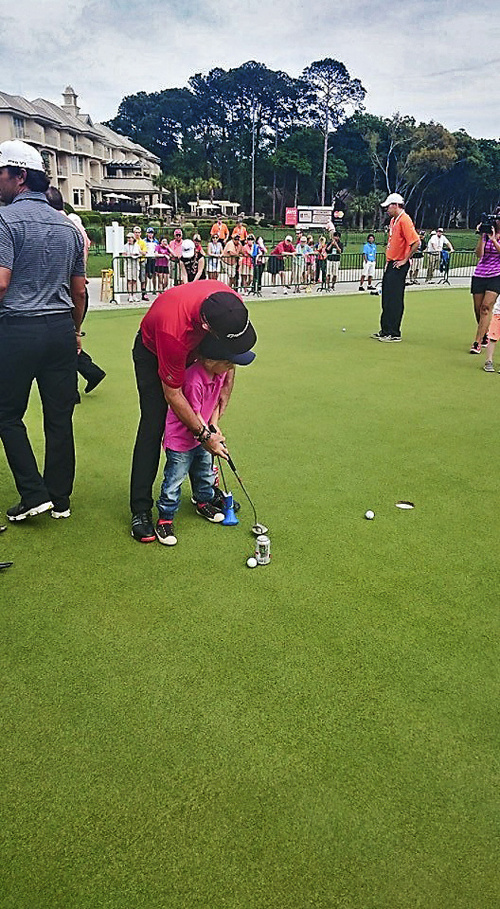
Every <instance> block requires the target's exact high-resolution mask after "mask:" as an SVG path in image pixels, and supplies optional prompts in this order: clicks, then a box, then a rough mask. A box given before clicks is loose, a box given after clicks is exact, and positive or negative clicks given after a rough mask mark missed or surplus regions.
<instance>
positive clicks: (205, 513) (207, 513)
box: [196, 502, 224, 524]
mask: <svg viewBox="0 0 500 909" xmlns="http://www.w3.org/2000/svg"><path fill="white" fill-rule="evenodd" d="M196 511H197V512H198V514H201V516H202V518H206V519H207V521H211V523H212V524H220V522H221V521H223V520H224V512H223V511H221V509H220V508H217V506H216V505H212V502H198V503H197V504H196Z"/></svg>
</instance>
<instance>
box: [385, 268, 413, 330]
mask: <svg viewBox="0 0 500 909" xmlns="http://www.w3.org/2000/svg"><path fill="white" fill-rule="evenodd" d="M409 267H410V263H409V262H407V263H406V265H403V266H402V268H395V267H394V265H393V263H392V262H388V263H387V266H386V269H385V271H384V277H383V278H382V315H381V316H380V330H381V332H382V334H383V335H392V337H393V338H399V337H400V336H401V322H402V320H403V313H404V308H405V307H404V295H405V282H406V275H407V274H408V269H409Z"/></svg>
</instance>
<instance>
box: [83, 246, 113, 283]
mask: <svg viewBox="0 0 500 909" xmlns="http://www.w3.org/2000/svg"><path fill="white" fill-rule="evenodd" d="M112 262H113V258H112V256H111V255H108V254H107V253H98V254H96V253H93V252H91V253H90V255H89V257H88V259H87V275H88V277H89V278H100V277H101V271H102V269H103V268H111V267H112Z"/></svg>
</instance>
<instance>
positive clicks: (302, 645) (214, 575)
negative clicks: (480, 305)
mask: <svg viewBox="0 0 500 909" xmlns="http://www.w3.org/2000/svg"><path fill="white" fill-rule="evenodd" d="M379 305H380V303H379V300H378V299H377V298H375V297H365V296H362V295H361V294H360V295H358V296H338V297H335V298H333V297H319V295H318V297H316V296H315V297H314V298H309V299H293V298H291V297H288V298H287V299H285V300H273V301H270V302H268V301H255V302H254V301H252V302H250V304H249V306H250V308H251V312H252V318H253V319H254V322H255V325H256V327H257V330H258V333H259V342H258V347H257V353H258V358H257V360H256V362H255V364H254V365H253V366H251V367H249V368H247V369H240V370H239V371H238V375H237V381H236V387H235V393H234V398H233V401H232V403H231V406H230V409H229V411H228V413H227V417H226V418H225V422H224V426H225V429H226V432H227V437H228V443H229V447H230V450H231V453H232V455H233V458H234V461H235V463H236V466H237V468H238V470H239V472H240V474H241V476H242V478H243V481H244V483H245V485H246V486H247V488H248V491H249V493H250V495H251V496H252V499H253V500H254V502H255V504H256V507H257V513H258V517H259V520H260V521H262V522H264V523H265V524H267V525H268V527H269V531H270V536H271V541H272V562H271V564H270V565H269V566H266V567H258V568H257V569H254V570H249V569H248V568H247V567H246V559H247V557H248V556H249V555H251V554H252V551H253V537H252V535H251V533H250V526H251V524H252V523H253V515H252V512H251V509H250V507H249V505H248V503H247V502H246V500H245V498H244V497H243V496H242V495H241V491H240V490H239V489H238V487H237V484H234V483H233V479H234V478H232V476H231V473H230V472H229V471H226V474H227V477H228V479H231V488H232V491H233V493H234V495H235V496H236V497H237V498H238V499H240V501H241V502H242V509H241V512H240V515H239V516H240V524H239V525H238V526H237V527H220V526H216V525H210V524H208V523H207V522H204V521H202V520H201V519H200V518H199V517H198V516H197V515H196V514H194V512H193V510H192V506H191V505H190V503H189V491H188V489H186V490H185V491H184V494H183V501H182V505H181V510H180V514H179V516H178V519H177V521H176V529H177V534H178V537H179V544H178V545H177V546H175V547H173V548H170V547H162V546H160V545H157V544H154V545H149V546H141V545H139V544H137V543H135V542H134V541H132V539H131V538H130V535H129V515H128V508H127V504H128V475H129V467H130V457H131V448H132V444H133V439H134V434H135V429H136V423H137V399H136V392H135V387H134V381H133V375H132V365H131V357H130V348H131V344H132V341H133V337H134V333H135V331H136V329H137V325H138V321H139V315H140V314H139V313H137V312H130V311H123V312H120V311H113V312H101V313H94V314H91V315H90V316H89V317H88V320H87V324H86V331H87V338H86V342H87V343H88V349H89V351H90V352H92V354H93V355H94V356H95V359H96V361H97V362H98V363H99V364H100V365H102V366H103V367H104V368H105V369H106V370H107V372H108V377H107V378H106V380H105V382H103V384H102V385H101V386H99V388H98V389H97V390H96V391H95V392H93V393H92V394H91V395H90V396H84V395H82V397H83V401H82V403H81V405H80V406H79V407H78V408H77V413H76V418H75V428H76V439H77V454H78V465H77V471H78V472H77V481H76V487H75V493H74V497H73V502H72V508H73V515H72V517H71V519H70V520H68V521H52V520H51V519H50V517H48V516H42V517H40V518H38V519H34V520H32V521H31V522H25V523H24V525H19V526H10V527H9V529H8V532H7V533H5V534H3V535H2V536H1V537H0V540H1V545H2V552H1V558H2V559H3V558H5V559H7V558H12V559H14V562H15V564H14V566H13V567H12V568H10V569H8V570H7V571H4V572H3V573H1V574H0V598H1V608H0V614H1V622H2V627H1V640H2V676H1V684H2V708H1V711H2V715H1V720H2V724H1V728H2V736H1V744H0V748H1V752H2V766H3V774H2V779H3V785H2V789H1V795H0V800H1V808H0V829H1V831H2V832H1V838H2V862H1V865H0V892H1V893H2V901H1V902H2V909H35V907H36V909H69V907H71V909H96V907H106V909H131V907H134V909H138V907H144V909H159V907H168V909H194V907H199V909H220V907H227V909H250V907H251V909H284V907H286V909H304V907H306V906H307V907H309V906H310V907H315V909H392V907H394V909H396V907H397V909H415V907H416V906H421V907H425V909H443V907H451V906H453V909H471V907H473V906H474V907H478V909H490V907H491V909H493V907H496V906H497V902H498V871H497V865H498V862H497V861H496V858H495V852H494V833H495V829H496V832H498V820H497V819H498V791H499V785H498V771H499V762H498V720H497V716H498V702H499V690H498V689H499V675H498V639H499V635H498V632H499V627H498V626H499V622H498V593H497V591H496V589H495V588H496V582H495V574H494V571H495V568H494V566H495V562H494V552H495V548H494V547H495V545H496V541H497V539H498V532H499V517H498V501H497V499H498V495H497V484H496V479H497V464H498V441H499V438H498V429H497V421H496V413H497V411H498V400H499V394H500V376H499V375H498V374H496V375H493V374H492V375H488V374H486V373H484V372H483V371H482V369H481V364H482V362H483V358H479V357H472V356H469V354H468V353H467V351H468V347H469V345H470V342H471V341H472V339H473V319H472V310H471V303H470V297H469V294H468V293H467V291H455V290H444V291H441V292H429V291H428V292H425V293H418V292H417V293H415V292H412V293H409V294H408V295H407V313H406V316H405V320H404V323H403V329H404V342H403V343H402V344H394V345H390V344H380V343H378V342H376V341H373V340H370V339H369V337H368V336H369V334H370V333H371V332H372V331H374V330H375V329H376V328H377V327H378V315H379ZM343 328H345V329H346V331H345V332H344V331H342V329H343ZM498 366H499V368H500V362H499V364H498ZM27 422H28V425H29V431H30V435H31V437H32V439H33V441H34V444H35V446H36V448H37V450H38V451H39V450H40V441H41V427H40V414H39V404H38V400H37V396H36V394H34V395H33V400H32V403H31V405H30V410H29V414H28V417H27ZM0 481H1V482H0V488H1V490H2V500H1V508H2V510H4V511H5V508H7V507H8V506H9V505H11V504H13V503H14V502H15V501H17V498H16V492H15V489H14V485H13V482H12V478H11V476H10V473H9V471H8V468H7V466H6V462H5V458H4V457H3V455H2V456H1V458H0ZM399 500H410V501H411V502H414V503H415V508H414V509H413V510H400V509H398V508H396V507H395V503H396V502H397V501H399ZM368 509H372V510H373V511H374V512H375V518H374V520H371V521H367V520H365V518H364V514H365V512H366V511H367V510H368Z"/></svg>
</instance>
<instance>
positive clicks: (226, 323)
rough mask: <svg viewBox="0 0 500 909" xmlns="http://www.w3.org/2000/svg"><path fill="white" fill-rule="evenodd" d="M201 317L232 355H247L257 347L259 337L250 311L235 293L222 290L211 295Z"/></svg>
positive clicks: (204, 304)
mask: <svg viewBox="0 0 500 909" xmlns="http://www.w3.org/2000/svg"><path fill="white" fill-rule="evenodd" d="M201 316H202V318H203V319H204V320H205V321H206V322H208V324H209V325H210V328H211V330H212V332H213V334H214V335H215V336H216V337H217V338H218V340H219V341H221V342H222V343H223V345H224V346H225V347H227V348H228V349H229V350H230V351H231V352H232V353H236V354H241V353H246V352H247V350H251V349H252V347H254V346H255V344H256V341H257V335H256V333H255V329H254V327H253V325H252V323H251V322H250V317H249V315H248V309H247V308H246V306H245V304H244V303H243V300H242V299H241V298H240V297H239V296H238V294H235V293H234V291H229V290H228V291H224V290H222V291H217V292H216V293H214V294H210V296H209V297H207V299H206V300H205V302H204V303H203V306H202V307H201ZM223 359H226V358H225V357H224V358H223Z"/></svg>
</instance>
